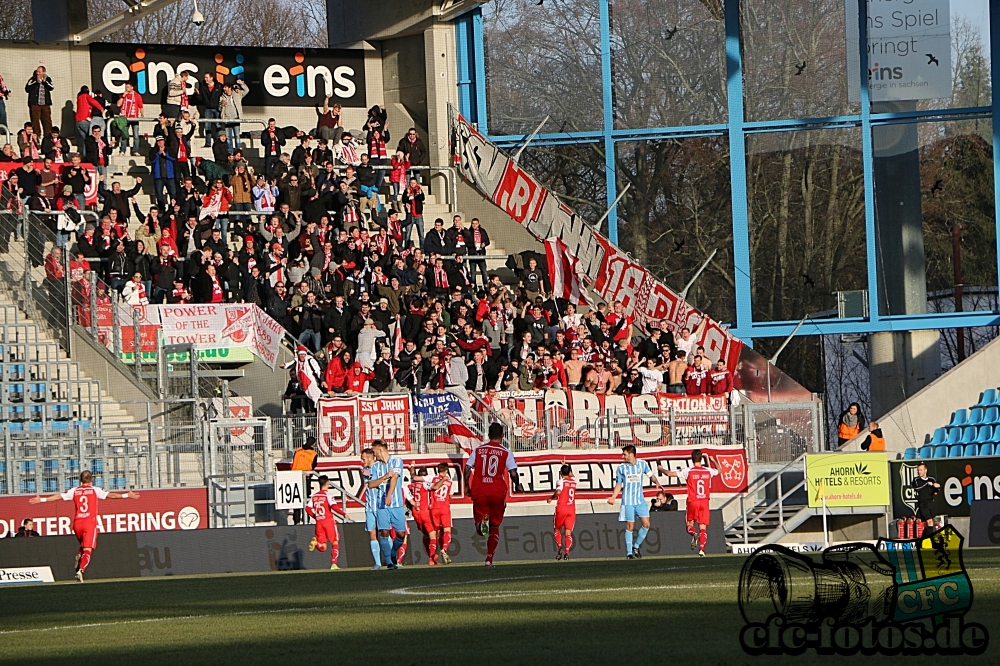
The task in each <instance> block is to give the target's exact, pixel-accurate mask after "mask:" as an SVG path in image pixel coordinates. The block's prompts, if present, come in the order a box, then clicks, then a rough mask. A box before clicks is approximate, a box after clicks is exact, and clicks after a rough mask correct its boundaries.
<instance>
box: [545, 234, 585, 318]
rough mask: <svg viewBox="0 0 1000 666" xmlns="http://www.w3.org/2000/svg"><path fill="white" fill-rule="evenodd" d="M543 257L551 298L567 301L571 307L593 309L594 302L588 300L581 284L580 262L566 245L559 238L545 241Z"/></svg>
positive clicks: (581, 271)
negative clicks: (545, 261)
mask: <svg viewBox="0 0 1000 666" xmlns="http://www.w3.org/2000/svg"><path fill="white" fill-rule="evenodd" d="M545 257H546V258H547V259H548V263H549V283H550V284H551V285H552V297H553V298H561V299H563V300H564V301H569V302H570V303H572V304H573V305H589V306H590V307H594V301H592V300H591V299H590V295H589V294H587V289H586V288H585V287H584V284H583V277H584V276H583V269H582V267H581V266H580V261H579V259H577V258H576V256H574V255H573V253H572V252H570V250H569V247H567V245H566V243H564V242H562V240H561V239H559V238H548V239H546V241H545Z"/></svg>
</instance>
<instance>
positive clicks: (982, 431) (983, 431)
mask: <svg viewBox="0 0 1000 666" xmlns="http://www.w3.org/2000/svg"><path fill="white" fill-rule="evenodd" d="M975 441H976V442H978V443H980V444H982V443H983V442H992V441H993V426H991V425H981V426H979V430H978V431H977V432H976V439H975Z"/></svg>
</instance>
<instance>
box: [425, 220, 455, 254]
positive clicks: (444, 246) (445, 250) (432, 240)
mask: <svg viewBox="0 0 1000 666" xmlns="http://www.w3.org/2000/svg"><path fill="white" fill-rule="evenodd" d="M423 250H424V254H428V255H430V254H452V253H453V252H454V250H453V248H452V245H451V242H450V241H449V240H448V234H447V232H445V230H444V220H442V219H441V218H440V217H439V218H437V219H436V220H434V228H433V229H431V230H430V231H429V232H428V233H427V235H426V236H424V247H423Z"/></svg>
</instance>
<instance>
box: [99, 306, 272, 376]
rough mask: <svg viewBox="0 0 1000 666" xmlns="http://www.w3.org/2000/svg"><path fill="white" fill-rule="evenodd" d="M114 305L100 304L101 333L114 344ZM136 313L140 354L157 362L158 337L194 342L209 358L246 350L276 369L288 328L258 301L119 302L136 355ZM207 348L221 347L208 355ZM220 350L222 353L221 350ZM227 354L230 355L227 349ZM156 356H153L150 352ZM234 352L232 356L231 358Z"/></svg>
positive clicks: (125, 343)
mask: <svg viewBox="0 0 1000 666" xmlns="http://www.w3.org/2000/svg"><path fill="white" fill-rule="evenodd" d="M113 307H114V306H112V305H110V304H109V305H98V306H97V327H98V335H99V336H100V339H101V340H102V341H103V342H104V344H105V345H106V346H107V347H108V348H109V349H111V348H113V339H112V335H113V331H114V314H113V311H112V308H113ZM133 312H138V313H139V317H140V323H139V335H140V340H141V341H140V346H139V349H140V352H142V354H143V360H149V361H155V359H156V350H157V336H159V337H160V339H161V340H162V343H163V345H182V344H192V345H195V346H196V347H197V349H198V356H199V357H200V358H201V357H204V358H206V360H209V361H216V362H223V361H227V360H228V361H246V360H249V359H248V358H246V357H245V356H243V357H240V356H239V355H238V354H230V353H228V352H229V351H230V350H237V349H242V350H246V351H249V352H250V353H252V354H253V355H254V356H256V357H258V358H260V359H261V360H262V361H264V362H265V363H267V365H268V367H270V368H271V369H274V366H275V364H276V363H277V360H278V350H279V349H280V348H281V340H282V338H283V337H284V334H285V331H284V328H282V326H281V324H279V323H278V322H277V321H275V320H274V319H272V318H271V317H270V315H268V314H267V313H266V312H264V311H263V310H261V309H260V308H259V307H257V306H256V305H248V304H237V303H192V304H185V305H136V306H125V305H121V306H119V310H118V321H119V327H120V330H121V336H122V337H121V348H122V354H123V355H134V353H135V326H134V323H133V314H132V313H133ZM208 350H216V351H215V353H210V354H208V355H207V356H205V354H206V352H207V351H208ZM219 350H221V351H219ZM223 352H225V353H223ZM150 354H152V358H151V359H150V357H149V355H150ZM230 356H232V357H233V358H229V357H230Z"/></svg>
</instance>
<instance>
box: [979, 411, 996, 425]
mask: <svg viewBox="0 0 1000 666" xmlns="http://www.w3.org/2000/svg"><path fill="white" fill-rule="evenodd" d="M983 423H992V424H994V425H996V424H997V423H1000V407H987V408H986V416H984V417H983Z"/></svg>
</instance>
